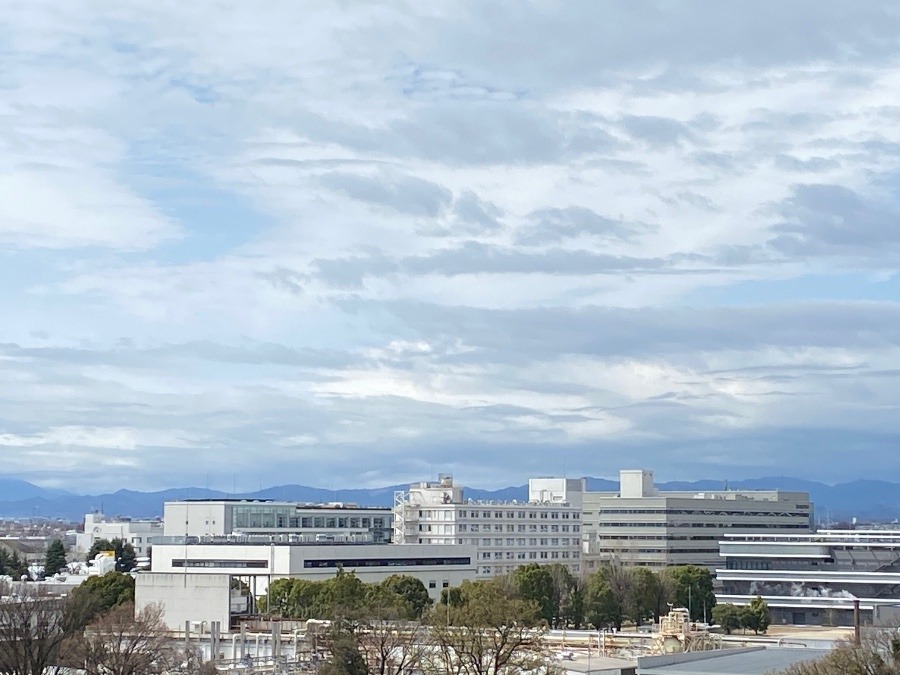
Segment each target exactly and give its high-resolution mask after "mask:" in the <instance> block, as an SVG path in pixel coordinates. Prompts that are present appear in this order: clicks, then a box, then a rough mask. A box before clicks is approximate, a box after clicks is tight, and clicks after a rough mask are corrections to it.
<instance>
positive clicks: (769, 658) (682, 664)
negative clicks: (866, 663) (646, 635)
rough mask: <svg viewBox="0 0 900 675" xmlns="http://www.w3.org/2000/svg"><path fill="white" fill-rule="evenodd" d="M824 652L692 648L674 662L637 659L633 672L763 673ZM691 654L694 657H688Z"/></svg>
mask: <svg viewBox="0 0 900 675" xmlns="http://www.w3.org/2000/svg"><path fill="white" fill-rule="evenodd" d="M827 653H828V652H827V651H826V650H824V649H802V648H792V647H764V648H758V649H735V650H722V651H721V652H720V653H718V654H716V655H715V656H711V655H710V652H694V653H692V654H679V655H677V656H673V657H671V659H672V660H676V659H677V660H678V661H679V662H676V663H668V664H666V663H665V661H666V660H668V659H667V657H650V658H647V659H639V660H638V669H637V673H638V675H657V674H658V675H766V673H775V672H778V671H780V670H784V669H785V668H788V667H789V666H792V665H793V664H795V663H800V662H802V661H812V660H814V659H819V658H822V657H823V656H825V655H826V654H827ZM692 656H693V657H696V658H695V659H690V657H692ZM681 659H684V660H681ZM660 661H662V663H660ZM643 664H646V665H643Z"/></svg>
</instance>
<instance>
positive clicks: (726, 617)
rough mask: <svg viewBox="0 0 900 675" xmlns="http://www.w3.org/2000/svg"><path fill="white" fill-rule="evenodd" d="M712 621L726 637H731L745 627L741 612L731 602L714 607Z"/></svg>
mask: <svg viewBox="0 0 900 675" xmlns="http://www.w3.org/2000/svg"><path fill="white" fill-rule="evenodd" d="M712 620H713V622H714V623H717V624H719V626H720V627H721V628H722V630H724V631H725V634H726V635H731V634H732V632H734V631H735V630H737V629H738V628H741V627H742V626H743V625H744V622H743V616H742V614H741V610H740V609H738V608H737V607H736V606H735V605H732V604H731V603H730V602H728V603H725V604H724V605H716V606H715V607H713V611H712Z"/></svg>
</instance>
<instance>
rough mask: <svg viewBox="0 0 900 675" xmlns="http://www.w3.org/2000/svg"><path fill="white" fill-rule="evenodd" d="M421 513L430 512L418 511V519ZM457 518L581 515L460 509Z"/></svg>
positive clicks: (574, 517)
mask: <svg viewBox="0 0 900 675" xmlns="http://www.w3.org/2000/svg"><path fill="white" fill-rule="evenodd" d="M423 513H430V511H419V517H422V514H423ZM457 514H458V517H459V518H472V519H477V518H482V519H485V518H488V519H489V518H492V517H493V518H495V519H504V518H505V519H506V520H513V519H515V518H518V519H520V520H521V519H525V518H528V519H532V520H535V519H542V520H548V519H549V520H569V519H571V520H578V519H579V518H580V517H581V514H580V513H578V512H577V511H543V510H542V511H484V510H482V511H478V510H471V511H469V510H466V509H461V510H459V511H458V512H457Z"/></svg>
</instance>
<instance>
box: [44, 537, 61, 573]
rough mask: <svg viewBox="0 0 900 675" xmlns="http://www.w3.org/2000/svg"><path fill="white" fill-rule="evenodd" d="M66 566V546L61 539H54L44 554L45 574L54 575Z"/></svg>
mask: <svg viewBox="0 0 900 675" xmlns="http://www.w3.org/2000/svg"><path fill="white" fill-rule="evenodd" d="M65 567H66V547H65V546H64V545H63V543H62V542H61V541H60V540H59V539H54V540H53V541H52V542H51V543H50V545H49V546H48V547H47V553H46V554H45V555H44V574H45V575H46V576H52V575H54V574H56V573H57V572H59V571H60V570H62V569H65Z"/></svg>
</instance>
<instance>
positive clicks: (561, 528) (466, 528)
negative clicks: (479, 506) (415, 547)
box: [419, 523, 581, 532]
mask: <svg viewBox="0 0 900 675" xmlns="http://www.w3.org/2000/svg"><path fill="white" fill-rule="evenodd" d="M423 527H426V528H430V527H431V525H419V531H420V532H421V531H422V528H423ZM435 527H438V526H435ZM445 527H446V526H445ZM457 527H458V528H459V531H460V532H479V531H481V532H490V531H491V526H490V525H487V524H485V525H479V524H478V523H471V524H469V525H466V524H465V523H460V524H459V525H457ZM504 528H505V531H506V532H569V531H570V529H571V531H572V532H578V531H579V530H580V529H581V528H580V526H579V525H556V524H553V525H546V524H544V523H541V524H540V525H535V524H530V525H522V524H519V525H512V524H507V525H506V526H504V525H501V524H500V523H497V524H495V525H494V528H493V531H494V532H503V531H504ZM427 531H428V532H430V531H431V530H430V529H429V530H427Z"/></svg>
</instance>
